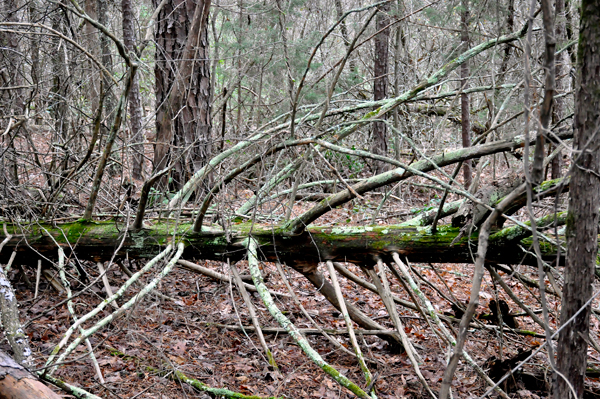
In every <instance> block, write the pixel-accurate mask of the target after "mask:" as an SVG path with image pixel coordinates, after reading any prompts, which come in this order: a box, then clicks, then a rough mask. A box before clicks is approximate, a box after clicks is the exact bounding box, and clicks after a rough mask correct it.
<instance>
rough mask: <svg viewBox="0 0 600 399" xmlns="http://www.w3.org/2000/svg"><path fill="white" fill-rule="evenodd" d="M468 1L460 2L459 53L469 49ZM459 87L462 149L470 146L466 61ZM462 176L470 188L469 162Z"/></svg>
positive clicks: (467, 70) (461, 68) (466, 163)
mask: <svg viewBox="0 0 600 399" xmlns="http://www.w3.org/2000/svg"><path fill="white" fill-rule="evenodd" d="M469 14H470V13H469V0H462V12H461V14H460V22H461V29H460V31H461V32H460V41H461V52H463V53H464V52H465V51H467V50H468V49H469ZM460 85H461V90H462V91H463V92H462V93H461V95H460V117H461V132H462V145H463V147H470V146H471V120H470V117H471V113H470V111H469V95H468V94H467V93H465V92H464V90H466V89H468V88H469V63H468V61H467V62H465V63H463V64H462V65H461V66H460ZM463 176H464V180H465V189H467V190H468V189H469V188H470V187H471V181H472V172H471V161H470V160H469V161H466V162H465V163H464V165H463Z"/></svg>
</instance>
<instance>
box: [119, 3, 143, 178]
mask: <svg viewBox="0 0 600 399" xmlns="http://www.w3.org/2000/svg"><path fill="white" fill-rule="evenodd" d="M121 9H122V12H123V43H124V44H125V46H126V47H127V49H128V50H129V52H130V53H133V52H135V28H134V25H133V17H134V13H133V6H132V4H131V0H122V1H121ZM129 117H130V127H131V136H130V139H131V142H132V143H133V145H132V147H131V149H132V150H133V159H132V163H133V165H132V175H133V178H134V179H138V180H140V179H142V171H143V169H144V168H143V165H144V143H143V141H144V132H143V130H142V99H141V98H140V84H139V78H138V74H135V76H134V77H133V82H131V91H130V92H129Z"/></svg>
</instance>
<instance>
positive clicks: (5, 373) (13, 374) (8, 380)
mask: <svg viewBox="0 0 600 399" xmlns="http://www.w3.org/2000/svg"><path fill="white" fill-rule="evenodd" d="M0 398H3V399H60V398H61V395H58V394H56V393H54V391H52V390H51V389H50V388H48V387H47V386H46V385H44V384H42V383H41V382H39V381H38V379H37V378H36V377H35V376H33V375H32V374H31V373H30V372H29V371H27V370H26V369H25V368H24V367H23V366H21V365H19V364H18V363H17V362H15V361H14V359H13V358H11V357H10V356H8V354H6V353H5V352H4V351H0Z"/></svg>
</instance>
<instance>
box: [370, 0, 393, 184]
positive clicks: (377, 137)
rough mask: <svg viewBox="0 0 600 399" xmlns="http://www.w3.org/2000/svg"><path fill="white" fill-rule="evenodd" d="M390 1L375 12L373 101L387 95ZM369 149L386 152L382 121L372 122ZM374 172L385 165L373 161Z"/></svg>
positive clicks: (385, 128) (381, 153) (375, 151)
mask: <svg viewBox="0 0 600 399" xmlns="http://www.w3.org/2000/svg"><path fill="white" fill-rule="evenodd" d="M389 11H390V3H385V4H383V5H381V6H379V14H377V20H376V23H375V25H376V27H375V29H377V32H379V31H381V32H379V33H378V34H377V36H375V64H374V67H373V70H374V73H375V79H374V81H373V99H374V100H375V101H379V100H383V99H384V98H386V97H387V89H388V76H387V75H388V42H389V38H390V29H389V27H388V25H389V24H390V18H389V15H388V13H389ZM371 151H372V152H373V153H375V154H378V155H386V154H387V127H386V125H385V123H384V122H375V123H373V144H372V149H371ZM375 165H376V167H375V172H376V173H381V172H382V171H383V169H384V167H385V165H384V164H383V163H381V162H376V163H375Z"/></svg>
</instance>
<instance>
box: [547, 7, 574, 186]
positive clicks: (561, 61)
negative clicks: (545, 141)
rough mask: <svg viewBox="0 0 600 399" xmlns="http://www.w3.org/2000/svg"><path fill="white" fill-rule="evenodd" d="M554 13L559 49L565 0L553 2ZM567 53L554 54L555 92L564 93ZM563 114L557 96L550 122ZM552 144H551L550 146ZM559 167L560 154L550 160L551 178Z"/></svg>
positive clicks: (563, 35)
mask: <svg viewBox="0 0 600 399" xmlns="http://www.w3.org/2000/svg"><path fill="white" fill-rule="evenodd" d="M554 7H555V10H554V15H555V20H556V22H555V32H556V44H557V46H558V48H559V49H560V47H561V46H563V45H564V43H565V41H566V28H565V22H566V18H565V0H556V2H555V3H554ZM568 65H569V53H568V52H567V51H561V52H560V53H558V54H557V56H556V64H555V67H554V68H555V69H554V71H555V74H556V93H557V94H562V93H564V92H565V91H566V90H567V88H568V86H569V83H568V79H569V74H568V73H567V71H568V70H569V67H568ZM564 114H565V99H564V98H562V97H558V98H555V99H554V107H553V109H552V122H553V123H559V122H560V121H561V120H562V118H563V117H564ZM552 147H553V146H551V148H552ZM560 167H561V156H560V154H559V155H558V156H556V157H555V158H554V159H553V160H552V167H551V169H550V170H551V178H552V179H558V178H559V177H560Z"/></svg>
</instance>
